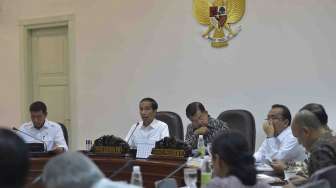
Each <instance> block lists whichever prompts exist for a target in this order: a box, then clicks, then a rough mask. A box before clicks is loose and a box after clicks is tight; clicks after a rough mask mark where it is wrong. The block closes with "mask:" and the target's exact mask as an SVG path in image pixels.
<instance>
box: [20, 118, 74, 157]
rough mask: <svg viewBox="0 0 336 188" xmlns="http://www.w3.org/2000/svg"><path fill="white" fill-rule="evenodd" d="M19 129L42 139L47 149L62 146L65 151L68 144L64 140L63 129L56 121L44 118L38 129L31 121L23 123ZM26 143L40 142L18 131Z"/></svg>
mask: <svg viewBox="0 0 336 188" xmlns="http://www.w3.org/2000/svg"><path fill="white" fill-rule="evenodd" d="M20 131H23V132H25V133H27V134H29V135H31V136H33V137H35V138H37V139H39V140H42V141H44V142H45V144H46V145H47V146H46V147H47V151H51V150H54V149H55V148H56V147H62V148H64V150H65V151H67V150H68V146H67V144H66V142H65V139H64V135H63V131H62V128H61V126H60V125H59V124H58V123H55V122H52V121H48V120H47V119H46V120H45V122H44V124H43V126H42V127H41V128H40V129H36V128H35V127H34V125H33V123H32V122H28V123H24V124H23V125H22V126H21V127H20ZM18 134H19V135H20V136H21V138H23V140H24V141H25V142H26V143H41V142H40V141H39V140H36V139H34V138H32V137H30V136H28V135H26V134H23V133H21V132H18Z"/></svg>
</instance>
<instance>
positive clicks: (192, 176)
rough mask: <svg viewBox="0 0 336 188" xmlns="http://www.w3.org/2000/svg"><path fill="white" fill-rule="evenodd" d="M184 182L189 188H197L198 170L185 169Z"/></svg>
mask: <svg viewBox="0 0 336 188" xmlns="http://www.w3.org/2000/svg"><path fill="white" fill-rule="evenodd" d="M184 182H185V184H186V186H187V187H188V188H196V182H197V169H196V168H185V169H184Z"/></svg>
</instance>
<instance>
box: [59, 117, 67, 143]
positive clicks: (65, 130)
mask: <svg viewBox="0 0 336 188" xmlns="http://www.w3.org/2000/svg"><path fill="white" fill-rule="evenodd" d="M58 124H59V125H60V126H61V128H62V131H63V135H64V139H65V142H66V144H67V145H68V147H69V135H68V129H67V128H66V126H65V125H64V124H63V123H60V122H58Z"/></svg>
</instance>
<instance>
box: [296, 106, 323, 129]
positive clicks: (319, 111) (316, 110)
mask: <svg viewBox="0 0 336 188" xmlns="http://www.w3.org/2000/svg"><path fill="white" fill-rule="evenodd" d="M302 110H308V111H310V112H312V113H313V114H314V115H315V116H316V117H317V118H318V120H319V121H320V123H321V124H322V125H327V124H328V114H327V113H326V111H325V109H324V107H323V106H322V105H321V104H317V103H310V104H306V105H304V106H303V107H302V108H301V109H300V111H302Z"/></svg>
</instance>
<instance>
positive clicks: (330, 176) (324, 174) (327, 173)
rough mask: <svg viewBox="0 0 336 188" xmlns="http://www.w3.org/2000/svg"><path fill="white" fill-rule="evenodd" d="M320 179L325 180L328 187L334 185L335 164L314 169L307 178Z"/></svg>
mask: <svg viewBox="0 0 336 188" xmlns="http://www.w3.org/2000/svg"><path fill="white" fill-rule="evenodd" d="M322 179H325V180H327V181H328V182H329V184H330V187H336V165H333V166H329V167H326V168H323V169H321V170H318V171H316V172H315V173H314V174H313V175H312V176H311V178H310V179H309V180H310V181H317V180H322Z"/></svg>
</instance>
